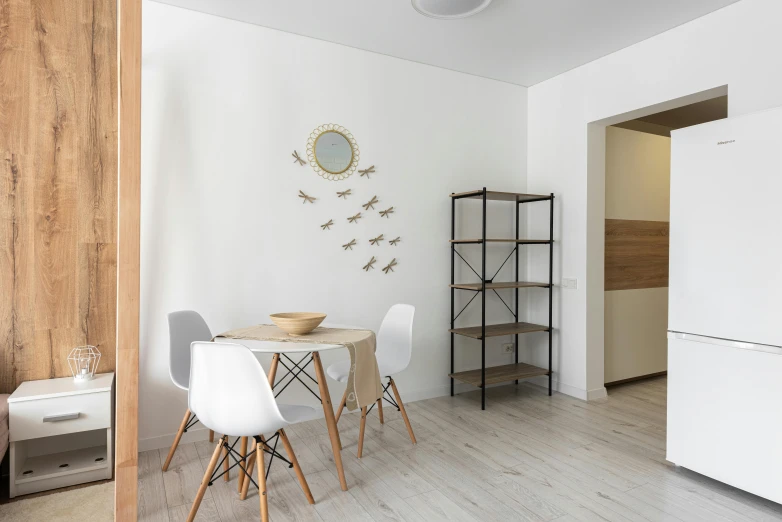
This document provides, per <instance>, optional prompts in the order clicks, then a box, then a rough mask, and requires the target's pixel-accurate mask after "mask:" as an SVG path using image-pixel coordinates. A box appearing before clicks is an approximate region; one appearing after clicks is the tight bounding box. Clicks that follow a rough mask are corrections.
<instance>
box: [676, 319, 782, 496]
mask: <svg viewBox="0 0 782 522" xmlns="http://www.w3.org/2000/svg"><path fill="white" fill-rule="evenodd" d="M780 376H782V349H779V348H770V347H763V346H752V345H749V344H748V343H732V342H728V341H719V340H716V341H715V340H711V339H708V338H699V337H698V336H688V335H683V334H673V333H669V334H668V427H667V437H668V441H667V455H666V458H667V459H668V460H669V461H671V462H673V463H674V464H677V465H679V466H683V467H685V468H688V469H691V470H693V471H697V472H698V473H701V474H703V475H706V476H708V477H711V478H713V479H716V480H719V481H721V482H724V483H726V484H730V485H731V486H735V487H737V488H740V489H743V490H745V491H749V492H750V493H754V494H755V495H759V496H761V497H764V498H767V499H770V500H773V501H774V502H780V503H782V437H780V433H781V432H782V408H780V407H779V401H780V398H782V378H780Z"/></svg>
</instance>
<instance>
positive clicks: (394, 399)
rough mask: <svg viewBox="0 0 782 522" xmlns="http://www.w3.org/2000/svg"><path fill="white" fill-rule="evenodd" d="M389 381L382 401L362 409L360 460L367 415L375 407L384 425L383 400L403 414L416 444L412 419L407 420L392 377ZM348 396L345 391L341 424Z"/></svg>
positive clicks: (384, 387)
mask: <svg viewBox="0 0 782 522" xmlns="http://www.w3.org/2000/svg"><path fill="white" fill-rule="evenodd" d="M386 379H388V384H386V385H382V384H381V386H383V393H381V394H380V399H378V400H377V402H375V403H372V405H371V406H370V407H369V408H367V407H366V406H363V407H362V408H361V424H360V427H359V432H358V453H357V456H358V458H361V455H362V453H363V449H364V429H365V426H366V422H367V414H369V412H370V411H372V408H374V407H375V405H377V406H378V410H379V412H378V413H379V414H380V424H383V409H382V408H383V406H382V402H381V400H385V401H386V402H387V403H389V404H390V405H392V406H393V407H394V408H396V409H397V411H399V412H400V413H402V418H403V419H404V421H405V426H406V427H407V433H408V435H410V440H411V441H412V442H413V444H416V440H415V435H414V434H413V427H412V426H411V425H410V419H408V418H407V412H406V411H405V405H404V404H403V403H402V398H401V397H400V396H399V390H397V389H396V383H395V382H394V379H392V378H391V377H390V376H389V377H386ZM389 388H391V389H392V390H393V392H394V395H393V396H392V395H391V393H390V392H389V391H388V389H389ZM347 396H348V391H347V390H345V394H344V395H343V396H342V401H341V402H340V404H339V410H337V418H336V420H337V422H339V418H340V416H341V415H342V410H343V408H344V407H345V406H347Z"/></svg>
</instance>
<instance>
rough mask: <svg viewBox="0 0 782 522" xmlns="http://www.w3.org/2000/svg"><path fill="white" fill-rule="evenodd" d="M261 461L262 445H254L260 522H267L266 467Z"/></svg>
mask: <svg viewBox="0 0 782 522" xmlns="http://www.w3.org/2000/svg"><path fill="white" fill-rule="evenodd" d="M263 461H264V459H263V445H261V444H256V445H255V465H256V466H257V467H258V497H260V502H261V521H262V522H269V504H268V502H267V499H266V465H265V464H264V462H263ZM247 482H249V480H248V481H247Z"/></svg>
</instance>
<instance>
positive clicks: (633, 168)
mask: <svg viewBox="0 0 782 522" xmlns="http://www.w3.org/2000/svg"><path fill="white" fill-rule="evenodd" d="M727 117H728V95H727V94H724V95H721V96H717V97H713V98H709V99H705V100H701V101H696V102H694V103H690V104H687V105H683V106H679V107H676V108H673V109H668V110H664V111H660V112H655V113H652V114H648V115H644V116H641V117H637V118H634V119H630V120H626V121H621V122H619V123H615V124H612V125H608V126H606V127H605V237H604V239H605V251H604V284H605V286H604V308H603V312H604V359H603V364H604V367H603V370H604V381H603V382H604V384H605V385H606V386H612V385H617V384H623V383H627V382H631V381H636V380H640V379H647V378H651V377H658V376H662V375H665V374H666V370H667V366H668V364H667V353H668V339H667V330H668V237H669V211H670V175H671V131H673V130H676V129H681V128H684V127H690V126H693V125H700V124H702V123H706V122H710V121H714V120H719V119H723V118H727Z"/></svg>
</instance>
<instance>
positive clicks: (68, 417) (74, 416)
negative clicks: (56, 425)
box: [43, 411, 81, 422]
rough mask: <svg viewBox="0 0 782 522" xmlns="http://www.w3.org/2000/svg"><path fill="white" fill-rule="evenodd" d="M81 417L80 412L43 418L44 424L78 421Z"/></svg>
mask: <svg viewBox="0 0 782 522" xmlns="http://www.w3.org/2000/svg"><path fill="white" fill-rule="evenodd" d="M79 415H81V413H79V412H78V411H77V412H75V413H59V414H57V415H47V416H46V417H44V418H43V421H44V422H62V421H67V420H74V419H78V418H79Z"/></svg>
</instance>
